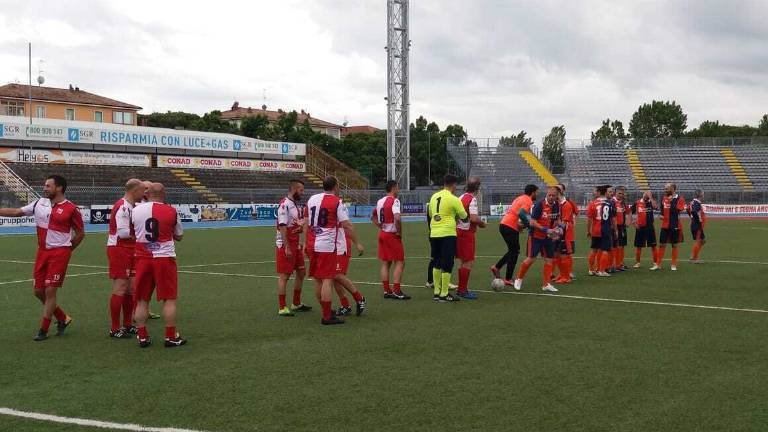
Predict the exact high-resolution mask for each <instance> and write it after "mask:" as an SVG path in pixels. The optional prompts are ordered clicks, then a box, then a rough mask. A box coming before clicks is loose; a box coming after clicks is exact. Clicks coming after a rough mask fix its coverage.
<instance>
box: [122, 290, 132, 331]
mask: <svg viewBox="0 0 768 432" xmlns="http://www.w3.org/2000/svg"><path fill="white" fill-rule="evenodd" d="M132 325H133V296H130V295H126V296H123V327H126V328H128V327H130V326H132Z"/></svg>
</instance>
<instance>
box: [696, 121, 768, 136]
mask: <svg viewBox="0 0 768 432" xmlns="http://www.w3.org/2000/svg"><path fill="white" fill-rule="evenodd" d="M758 134H759V130H758V128H756V127H754V126H749V125H742V126H733V125H727V124H722V123H720V122H719V121H709V120H707V121H704V122H702V123H701V124H700V125H699V127H698V128H694V129H692V130H690V131H688V133H686V136H689V137H692V138H701V137H748V136H756V135H758Z"/></svg>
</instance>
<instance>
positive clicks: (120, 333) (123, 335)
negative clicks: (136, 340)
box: [109, 328, 133, 339]
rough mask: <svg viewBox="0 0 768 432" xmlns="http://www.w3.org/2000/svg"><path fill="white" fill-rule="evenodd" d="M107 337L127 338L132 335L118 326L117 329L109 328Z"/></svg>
mask: <svg viewBox="0 0 768 432" xmlns="http://www.w3.org/2000/svg"><path fill="white" fill-rule="evenodd" d="M109 337H111V338H115V339H128V338H131V337H133V335H132V334H130V333H127V332H126V331H125V329H122V328H119V329H117V330H110V331H109Z"/></svg>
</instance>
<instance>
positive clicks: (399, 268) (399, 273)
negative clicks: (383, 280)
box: [392, 261, 405, 294]
mask: <svg viewBox="0 0 768 432" xmlns="http://www.w3.org/2000/svg"><path fill="white" fill-rule="evenodd" d="M394 264H395V265H394V269H392V279H393V280H394V281H395V285H394V286H393V287H392V291H393V292H394V293H395V294H401V293H402V291H401V290H400V283H401V282H402V280H403V270H404V269H405V261H395V262H394Z"/></svg>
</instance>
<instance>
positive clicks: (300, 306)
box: [291, 258, 312, 312]
mask: <svg viewBox="0 0 768 432" xmlns="http://www.w3.org/2000/svg"><path fill="white" fill-rule="evenodd" d="M302 259H303V258H302ZM294 272H295V273H296V277H295V278H294V279H293V303H292V305H291V310H292V311H294V312H309V311H311V310H312V307H311V306H307V305H305V304H304V303H302V302H301V290H302V289H303V287H304V278H305V277H306V276H307V270H306V269H303V268H297V269H295V270H294Z"/></svg>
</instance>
